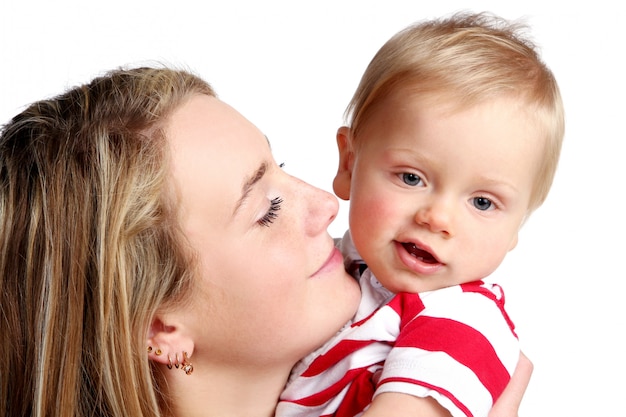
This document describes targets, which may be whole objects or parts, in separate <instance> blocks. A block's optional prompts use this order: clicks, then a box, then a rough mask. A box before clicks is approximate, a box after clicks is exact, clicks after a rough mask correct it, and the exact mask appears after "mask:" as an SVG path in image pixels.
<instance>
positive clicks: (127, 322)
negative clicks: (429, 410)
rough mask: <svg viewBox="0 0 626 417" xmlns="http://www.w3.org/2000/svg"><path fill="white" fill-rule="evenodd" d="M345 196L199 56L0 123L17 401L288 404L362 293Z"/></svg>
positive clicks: (88, 411)
mask: <svg viewBox="0 0 626 417" xmlns="http://www.w3.org/2000/svg"><path fill="white" fill-rule="evenodd" d="M336 212H337V201H336V199H335V198H334V197H333V196H332V195H330V194H328V193H326V192H323V191H321V190H318V189H316V188H313V187H312V186H310V185H308V184H306V183H303V182H301V181H299V180H297V179H295V178H293V177H291V176H289V175H288V174H286V173H285V172H283V171H282V170H281V169H280V167H279V166H278V165H277V164H276V163H275V161H274V160H273V158H272V155H271V151H270V147H269V144H268V143H267V140H266V139H265V137H264V136H263V135H262V133H261V132H260V131H259V130H258V129H257V128H256V127H254V126H253V125H252V124H251V123H250V122H248V121H247V120H246V119H245V118H243V117H242V116H241V115H240V114H239V113H237V112H236V111H235V110H234V109H232V108H231V107H229V106H228V105H226V104H225V103H223V102H221V101H220V100H218V99H217V98H216V97H215V94H214V92H213V90H212V89H211V88H210V86H209V85H207V84H206V83H205V82H204V81H202V80H201V79H199V78H197V77H195V76H193V75H192V74H189V73H187V72H184V71H174V70H169V69H151V68H139V69H131V70H118V71H114V72H111V73H109V74H107V75H105V76H103V77H100V78H96V79H95V80H93V81H92V82H91V83H89V84H87V85H84V86H81V87H77V88H74V89H72V90H69V91H68V92H67V93H65V94H63V95H61V96H59V97H56V98H54V99H52V100H44V101H40V102H37V103H35V104H33V105H31V106H30V107H29V108H27V109H26V110H25V111H24V112H22V113H21V114H19V115H18V116H16V117H15V118H14V119H13V120H12V121H11V122H10V123H8V124H7V125H6V126H5V127H4V129H3V131H2V136H1V138H0V242H1V243H0V244H1V248H0V270H1V272H0V294H1V295H0V297H1V298H0V323H1V324H0V338H1V339H0V340H1V342H0V410H1V411H0V415H1V416H87V415H89V416H176V417H182V416H192V415H205V416H206V415H216V416H225V415H242V416H244V415H245V416H253V415H258V416H270V415H272V414H273V409H274V407H275V405H276V402H277V399H278V396H279V394H280V391H281V389H282V388H283V386H284V383H285V381H286V379H287V377H288V375H289V371H290V368H291V367H292V366H293V364H294V363H295V362H296V361H297V360H298V359H299V358H301V357H302V356H304V355H305V354H307V353H309V352H310V351H311V350H313V349H315V348H316V347H318V346H320V345H321V344H322V343H323V341H324V340H325V339H327V338H329V337H330V336H331V335H332V334H334V333H335V332H336V331H337V330H338V329H339V328H340V327H341V326H342V325H343V324H344V323H345V322H346V321H347V320H348V319H349V317H350V316H352V314H353V313H354V310H355V308H356V305H357V303H358V298H359V293H358V288H357V286H356V283H355V282H354V281H353V280H352V279H351V278H350V277H349V276H348V275H347V274H346V273H345V272H344V270H343V263H342V260H341V257H340V255H339V254H338V252H337V251H336V250H335V249H334V246H333V240H332V238H331V237H330V236H329V235H328V233H327V231H326V229H327V227H328V225H329V224H330V222H331V221H332V220H333V218H334V217H335V215H336ZM524 369H526V372H525V373H524V374H523V375H521V376H520V377H518V378H516V379H515V380H516V381H518V382H517V385H513V384H512V388H513V389H512V391H513V394H512V395H508V396H505V398H504V399H503V401H502V402H501V404H504V409H505V411H506V413H505V414H503V415H514V413H515V410H516V409H517V404H518V402H519V400H520V399H521V395H522V393H523V388H524V387H525V386H526V383H527V378H528V370H529V369H530V367H529V366H528V365H527V366H526V368H524ZM506 401H508V403H507V402H506ZM511 410H512V411H511Z"/></svg>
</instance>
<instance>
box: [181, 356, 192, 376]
mask: <svg viewBox="0 0 626 417" xmlns="http://www.w3.org/2000/svg"><path fill="white" fill-rule="evenodd" d="M182 366H183V371H185V373H186V374H187V375H191V373H192V372H193V365H192V364H191V362H189V356H187V352H185V351H183V363H182Z"/></svg>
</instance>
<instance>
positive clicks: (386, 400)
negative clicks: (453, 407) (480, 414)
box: [363, 392, 451, 417]
mask: <svg viewBox="0 0 626 417" xmlns="http://www.w3.org/2000/svg"><path fill="white" fill-rule="evenodd" d="M388 416H394V417H403V416H407V417H409V416H411V417H450V416H451V414H450V412H449V411H448V410H446V409H445V408H443V407H442V406H441V405H439V403H438V402H437V401H435V400H434V399H432V398H430V397H427V398H421V397H414V396H413V395H409V394H401V393H397V392H383V393H382V394H379V395H377V396H376V397H375V398H374V400H373V401H372V404H371V405H370V407H369V408H368V409H367V411H365V413H363V417H388Z"/></svg>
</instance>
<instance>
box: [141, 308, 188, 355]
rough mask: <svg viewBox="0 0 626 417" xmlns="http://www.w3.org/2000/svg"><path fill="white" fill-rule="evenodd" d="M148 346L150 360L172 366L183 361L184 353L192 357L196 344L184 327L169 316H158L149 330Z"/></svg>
mask: <svg viewBox="0 0 626 417" xmlns="http://www.w3.org/2000/svg"><path fill="white" fill-rule="evenodd" d="M146 346H147V350H148V357H149V359H150V360H153V361H155V362H157V363H161V364H164V365H169V366H172V365H173V364H176V363H177V361H178V363H180V362H181V361H182V359H183V352H185V353H187V355H188V356H191V354H192V353H193V349H194V342H193V340H192V338H191V337H190V336H188V335H187V332H186V331H185V327H184V326H182V325H179V324H177V323H176V321H175V320H172V319H171V318H170V317H168V316H167V315H157V316H155V317H154V318H153V319H152V323H151V324H150V328H149V329H148V335H147V338H146Z"/></svg>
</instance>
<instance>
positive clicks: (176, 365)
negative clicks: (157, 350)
mask: <svg viewBox="0 0 626 417" xmlns="http://www.w3.org/2000/svg"><path fill="white" fill-rule="evenodd" d="M174 366H175V367H176V369H178V368H180V361H179V360H178V352H176V363H175V364H174Z"/></svg>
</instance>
